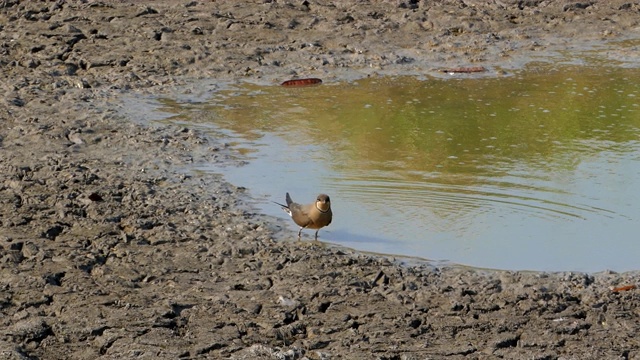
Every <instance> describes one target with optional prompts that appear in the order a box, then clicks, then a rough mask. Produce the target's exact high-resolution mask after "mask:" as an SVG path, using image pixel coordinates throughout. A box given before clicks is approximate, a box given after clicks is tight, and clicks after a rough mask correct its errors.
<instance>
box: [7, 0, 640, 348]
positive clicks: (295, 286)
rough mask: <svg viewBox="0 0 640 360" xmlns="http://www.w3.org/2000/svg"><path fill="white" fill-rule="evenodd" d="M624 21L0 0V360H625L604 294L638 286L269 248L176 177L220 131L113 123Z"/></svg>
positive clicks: (610, 7)
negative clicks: (175, 95)
mask: <svg viewBox="0 0 640 360" xmlns="http://www.w3.org/2000/svg"><path fill="white" fill-rule="evenodd" d="M639 19H640V5H639V4H638V2H637V1H632V0H629V1H589V2H574V1H536V0H533V1H510V0H504V1H494V2H485V1H464V0H463V1H387V2H367V1H344V2H343V1H340V2H324V1H284V2H283V1H257V2H251V3H243V4H237V3H236V2H232V1H229V2H224V1H223V2H216V1H213V2H212V1H190V2H189V1H182V2H178V1H175V2H169V1H166V2H151V1H149V2H144V3H143V2H138V1H136V2H133V1H130V2H127V1H119V2H106V1H105V2H99V1H57V2H36V1H33V2H31V1H22V2H21V1H11V0H4V1H0V69H1V71H2V81H1V83H2V86H3V96H2V99H1V101H0V117H1V120H2V124H3V126H2V127H0V169H1V172H0V358H3V359H94V358H104V359H131V358H136V359H157V358H161V359H178V358H181V359H199V358H238V359H243V358H248V359H304V358H308V359H340V358H348V359H359V358H363V359H441V358H452V359H463V358H464V359H467V358H468V359H497V358H507V359H631V358H636V359H637V358H640V350H639V349H640V345H639V341H640V340H638V337H637V334H638V332H639V331H640V326H639V325H640V321H639V320H640V310H639V309H640V307H639V305H640V295H639V292H638V290H636V289H627V290H626V291H612V288H615V287H620V286H626V285H636V284H638V281H639V279H640V277H639V276H638V274H637V273H625V274H617V273H613V272H604V273H599V274H580V273H553V274H545V273H526V272H489V271H486V272H483V271H476V270H471V269H462V268H456V267H446V268H436V267H433V266H430V265H428V264H423V265H405V266H401V265H399V264H397V263H396V262H394V261H392V260H391V259H389V258H385V257H375V256H370V255H364V254H360V253H357V252H351V251H347V250H344V249H338V248H333V247H327V246H323V245H322V243H312V242H292V241H275V240H274V239H273V237H274V229H276V228H277V226H276V225H274V223H273V220H272V219H268V218H265V217H263V216H261V215H259V214H255V213H254V212H252V211H251V210H250V208H249V207H247V206H246V205H245V203H244V202H243V200H242V199H246V194H245V193H244V190H242V189H238V188H236V187H234V186H233V185H231V184H227V183H225V182H224V181H222V180H221V178H220V177H219V176H215V175H198V176H195V175H193V174H190V173H188V172H181V171H178V170H177V169H184V168H188V166H189V165H191V164H194V163H198V162H201V161H207V162H211V163H220V164H222V163H225V162H229V161H232V160H231V159H230V158H229V155H230V152H229V151H228V149H226V147H225V145H224V140H220V139H210V138H205V137H203V136H202V135H201V134H198V133H196V132H194V131H192V130H190V129H187V128H174V127H145V126H142V125H138V124H136V123H135V122H134V121H131V120H132V119H127V118H125V117H124V116H122V115H121V113H119V112H118V96H119V95H121V94H123V93H130V92H145V93H150V94H156V93H162V92H165V91H170V89H172V88H173V87H174V86H178V85H180V86H187V87H188V85H189V83H190V81H191V80H193V79H201V78H213V79H227V80H232V81H233V80H237V81H241V80H250V81H258V82H264V83H274V84H275V83H277V82H279V81H282V80H285V79H288V78H292V77H296V76H300V77H305V76H315V77H322V78H324V79H328V80H330V81H331V80H340V79H342V78H344V77H348V76H353V74H357V76H367V75H371V74H374V73H378V72H379V73H418V74H420V73H422V74H424V73H428V72H430V71H437V69H439V68H446V67H458V66H485V67H487V68H488V69H490V71H493V70H491V69H494V68H496V67H499V66H505V67H510V66H511V67H513V66H516V67H517V66H520V64H523V63H525V62H526V61H527V59H530V58H531V56H532V55H531V54H533V53H540V52H545V51H551V50H554V49H561V48H563V47H575V46H580V44H586V43H589V42H602V41H605V40H617V39H624V38H628V37H629V36H632V37H633V36H635V38H638V33H639V27H638V26H639V25H638V22H639ZM621 56H630V54H626V55H625V54H621ZM336 200H338V199H336ZM294 235H295V234H292V236H294ZM604 240H605V239H603V241H604Z"/></svg>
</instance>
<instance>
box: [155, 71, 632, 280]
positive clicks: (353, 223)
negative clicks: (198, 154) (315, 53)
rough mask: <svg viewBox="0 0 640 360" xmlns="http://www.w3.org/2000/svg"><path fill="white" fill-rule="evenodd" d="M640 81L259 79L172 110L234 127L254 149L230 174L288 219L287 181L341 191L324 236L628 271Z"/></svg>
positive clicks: (602, 75)
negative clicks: (277, 82)
mask: <svg viewBox="0 0 640 360" xmlns="http://www.w3.org/2000/svg"><path fill="white" fill-rule="evenodd" d="M638 79H640V71H638V70H637V69H624V68H615V67H606V66H575V65H566V66H555V67H552V66H549V65H532V66H530V67H528V68H527V69H525V70H523V71H521V72H518V73H517V74H515V75H514V76H505V77H499V78H474V77H469V76H454V77H451V78H448V79H443V78H427V79H422V80H419V79H416V78H412V77H396V78H394V77H386V78H372V79H365V80H359V81H355V82H350V83H329V84H323V85H321V86H314V87H305V88H284V87H278V86H271V87H264V86H257V85H248V84H247V85H239V86H235V87H233V88H229V89H225V90H221V91H218V92H216V93H215V94H214V96H213V97H212V98H211V99H210V100H208V101H207V102H205V103H177V102H175V101H173V100H165V101H164V109H163V110H165V111H169V112H174V113H178V114H179V115H177V116H176V118H174V119H173V120H172V121H175V122H180V123H184V122H185V121H187V122H188V123H189V124H190V126H202V127H203V128H205V129H207V128H211V127H212V126H213V128H214V129H216V130H215V131H222V132H224V133H225V134H226V135H227V136H229V137H230V138H231V140H229V141H232V142H233V144H234V147H235V149H236V150H237V151H238V152H239V153H241V154H243V156H248V158H249V159H250V161H249V163H248V164H247V165H246V166H242V167H239V168H227V169H225V175H226V176H227V178H228V180H229V181H231V182H232V183H234V184H236V185H239V186H245V187H247V188H249V189H250V190H251V192H252V194H253V195H255V196H256V197H258V198H260V199H263V202H262V204H260V207H261V209H262V210H263V211H265V212H267V213H269V214H273V215H277V216H282V217H284V216H286V215H285V214H284V213H282V212H280V210H279V209H278V208H277V207H276V206H274V205H273V204H271V203H269V201H271V200H274V201H278V202H282V201H283V200H284V194H285V192H287V191H288V192H290V193H291V195H292V196H293V198H294V200H299V201H301V202H310V201H312V200H314V199H315V196H316V195H317V193H319V192H326V193H328V194H330V195H331V197H332V203H333V211H334V214H335V218H334V222H333V224H332V225H331V226H330V227H328V228H325V229H323V230H321V231H320V238H321V240H323V241H327V242H331V243H336V244H341V245H345V246H348V247H352V248H356V249H361V250H366V251H372V252H378V253H385V254H397V255H405V256H417V257H421V258H426V259H432V260H448V261H451V262H454V263H459V264H465V265H470V266H476V267H486V268H498V269H516V270H578V271H601V270H604V269H612V270H617V271H625V270H634V269H639V268H640V266H638V264H639V262H638V259H639V258H640V246H639V245H638V244H636V242H637V241H638V239H637V237H636V234H635V230H636V229H637V227H638V219H639V218H640V208H639V207H638V203H639V200H640V195H639V194H640V191H638V189H640V180H639V179H640V176H639V175H640V143H639V138H640V131H639V129H640V100H639V97H640V85H638V81H637V80H638ZM185 118H186V120H185ZM170 120H171V119H170ZM207 169H208V170H210V171H220V169H217V168H207V167H206V166H205V170H207ZM291 230H292V231H291V235H292V236H294V235H295V232H294V231H297V228H296V227H295V226H294V225H293V224H292V225H291ZM312 235H313V232H311V231H309V232H307V234H306V236H307V237H306V239H307V240H310V239H312V237H311V236H312Z"/></svg>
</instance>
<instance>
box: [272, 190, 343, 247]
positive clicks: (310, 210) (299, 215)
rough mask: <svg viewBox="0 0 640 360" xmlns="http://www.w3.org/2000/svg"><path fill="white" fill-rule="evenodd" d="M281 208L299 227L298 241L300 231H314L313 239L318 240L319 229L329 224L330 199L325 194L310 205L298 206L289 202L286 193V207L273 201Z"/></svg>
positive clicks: (289, 199)
mask: <svg viewBox="0 0 640 360" xmlns="http://www.w3.org/2000/svg"><path fill="white" fill-rule="evenodd" d="M273 202H274V203H275V204H278V205H280V206H281V207H282V210H284V211H285V212H286V213H287V214H289V216H291V218H292V219H293V222H295V223H296V224H298V226H300V230H299V231H298V240H300V236H301V234H302V229H316V236H315V239H316V240H318V231H320V229H321V228H323V227H325V226H328V225H329V224H331V218H332V217H333V214H332V213H331V199H330V198H329V195H327V194H320V195H318V197H317V198H316V201H315V202H313V203H311V204H298V203H295V202H293V200H291V196H290V195H289V193H287V196H286V202H287V205H284V204H280V203H278V202H275V201H273Z"/></svg>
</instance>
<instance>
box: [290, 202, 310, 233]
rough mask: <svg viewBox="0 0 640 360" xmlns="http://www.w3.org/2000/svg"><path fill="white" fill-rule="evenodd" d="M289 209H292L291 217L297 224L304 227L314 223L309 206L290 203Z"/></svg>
mask: <svg viewBox="0 0 640 360" xmlns="http://www.w3.org/2000/svg"><path fill="white" fill-rule="evenodd" d="M289 209H291V217H292V218H293V220H294V221H295V222H296V224H298V225H300V226H302V227H307V226H309V225H310V224H312V223H313V220H311V217H310V216H309V209H308V206H303V205H300V204H297V203H291V204H289Z"/></svg>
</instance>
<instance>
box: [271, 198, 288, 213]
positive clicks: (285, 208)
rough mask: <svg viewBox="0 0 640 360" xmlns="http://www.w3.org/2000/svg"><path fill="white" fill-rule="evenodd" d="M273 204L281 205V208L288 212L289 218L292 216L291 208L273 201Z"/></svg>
mask: <svg viewBox="0 0 640 360" xmlns="http://www.w3.org/2000/svg"><path fill="white" fill-rule="evenodd" d="M272 203H274V204H276V205H280V207H281V208H282V210H284V212H286V213H287V214H289V216H291V209H289V207H288V206H287V205H285V204H280V203H279V202H275V201H272Z"/></svg>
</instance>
